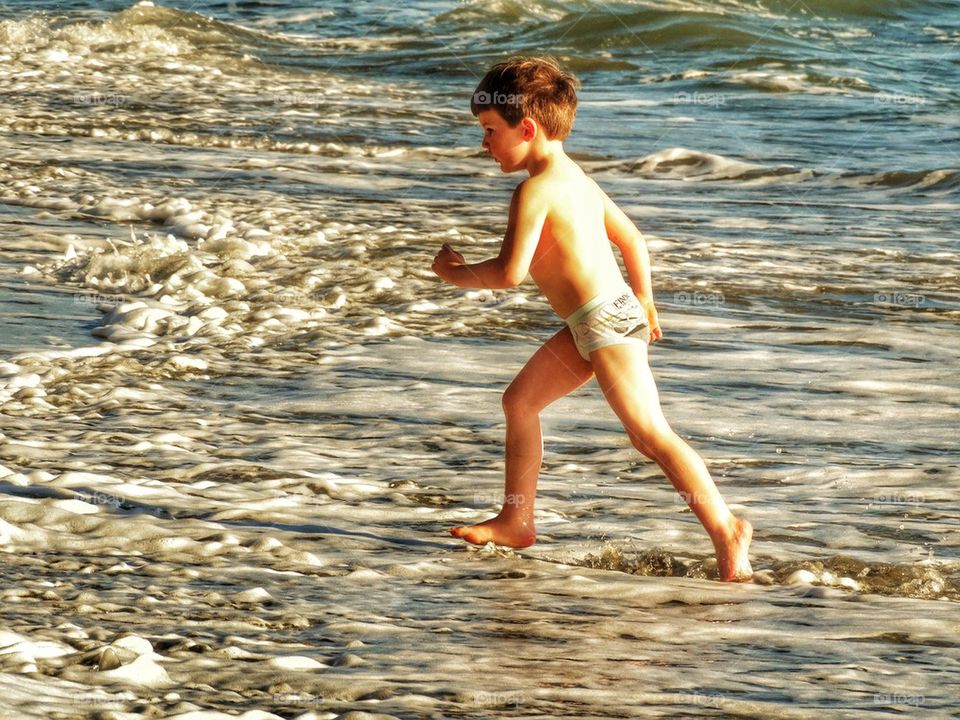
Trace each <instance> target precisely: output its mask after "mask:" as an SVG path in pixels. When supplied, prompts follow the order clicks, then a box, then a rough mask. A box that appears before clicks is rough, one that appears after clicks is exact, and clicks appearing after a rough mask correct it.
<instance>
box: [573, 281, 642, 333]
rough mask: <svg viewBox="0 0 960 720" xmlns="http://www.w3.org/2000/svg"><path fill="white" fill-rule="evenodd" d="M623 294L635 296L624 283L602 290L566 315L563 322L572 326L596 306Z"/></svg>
mask: <svg viewBox="0 0 960 720" xmlns="http://www.w3.org/2000/svg"><path fill="white" fill-rule="evenodd" d="M624 295H629V296H630V297H632V298H634V299H636V296H635V295H634V294H633V290H632V289H631V288H630V286H629V285H627V284H626V283H624V284H623V285H622V286H620V287H619V288H616V289H614V290H609V291H607V292H602V293H600V294H599V295H596V296H594V297H593V298H591V299H590V300H587V302H585V303H584V304H583V305H581V306H580V307H578V308H577V309H576V310H574V311H573V312H572V313H570V314H569V315H567V316H566V317H565V318H564V319H563V320H564V322H565V323H566V324H567V325H569V326H570V327H573V326H574V325H576V324H578V323H579V322H580V321H582V320H583V319H584V318H586V317H587V316H588V315H589V314H590V313H592V312H593V311H594V310H596V309H597V308H600V307H603V306H604V305H606V304H607V303H611V302H613V301H614V300H619V299H620V298H622V297H623V296H624Z"/></svg>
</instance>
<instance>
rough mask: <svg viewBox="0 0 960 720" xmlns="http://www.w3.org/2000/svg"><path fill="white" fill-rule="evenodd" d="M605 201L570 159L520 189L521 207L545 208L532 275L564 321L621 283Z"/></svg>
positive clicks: (555, 163) (552, 165)
mask: <svg viewBox="0 0 960 720" xmlns="http://www.w3.org/2000/svg"><path fill="white" fill-rule="evenodd" d="M604 197H605V196H604V195H603V191H602V190H600V188H599V187H598V186H597V184H596V183H595V182H593V180H591V179H590V178H588V177H587V176H586V175H585V174H584V172H583V171H582V170H581V169H580V167H579V166H578V165H577V164H576V163H574V162H573V161H572V160H570V159H569V158H568V157H566V156H563V157H561V158H557V159H555V160H554V161H552V162H551V163H550V165H549V166H548V167H547V168H546V169H544V171H543V172H541V173H540V174H538V175H535V176H533V177H531V178H530V179H528V180H526V181H525V182H524V183H522V184H521V187H520V188H519V198H518V200H519V202H520V204H521V206H522V205H523V204H526V203H528V202H529V203H530V204H532V205H534V206H536V207H542V208H543V212H544V222H543V228H542V230H541V232H540V236H539V238H538V239H537V247H536V250H535V251H534V253H533V259H532V261H531V263H530V275H531V277H532V278H533V280H534V282H536V283H537V286H538V287H539V288H540V290H541V291H542V292H543V294H544V295H545V296H546V298H547V300H548V301H549V302H550V305H551V306H552V307H553V309H554V310H555V311H556V312H557V314H558V315H560V317H567V316H568V315H570V314H571V313H572V312H573V311H574V310H576V309H577V308H578V307H580V306H581V305H583V304H584V303H585V302H587V301H588V300H589V299H590V298H592V297H595V296H597V295H599V294H600V293H602V292H604V291H606V290H609V289H610V288H612V287H618V286H621V285H623V276H622V275H621V273H620V268H619V267H618V265H617V260H616V258H615V257H614V254H613V248H612V246H611V245H610V240H609V239H608V237H607V232H606V224H605V222H604ZM519 211H520V212H521V213H522V211H523V208H522V207H521V208H520V209H519ZM518 214H519V213H518Z"/></svg>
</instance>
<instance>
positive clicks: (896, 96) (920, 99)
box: [873, 92, 927, 105]
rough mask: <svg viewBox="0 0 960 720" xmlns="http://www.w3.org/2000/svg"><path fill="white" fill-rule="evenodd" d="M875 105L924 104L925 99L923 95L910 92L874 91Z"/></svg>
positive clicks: (925, 102)
mask: <svg viewBox="0 0 960 720" xmlns="http://www.w3.org/2000/svg"><path fill="white" fill-rule="evenodd" d="M873 103H874V104H875V105H926V104H927V99H926V98H925V97H924V96H923V95H915V94H912V93H886V92H881V93H876V94H875V95H874V96H873Z"/></svg>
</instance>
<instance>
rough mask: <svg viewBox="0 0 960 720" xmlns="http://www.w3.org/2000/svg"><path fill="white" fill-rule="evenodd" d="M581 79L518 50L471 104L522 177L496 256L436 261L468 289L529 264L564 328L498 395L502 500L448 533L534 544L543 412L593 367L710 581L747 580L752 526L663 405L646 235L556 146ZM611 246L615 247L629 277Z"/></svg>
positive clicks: (492, 149)
mask: <svg viewBox="0 0 960 720" xmlns="http://www.w3.org/2000/svg"><path fill="white" fill-rule="evenodd" d="M578 86H579V83H578V82H577V80H576V78H574V77H573V76H571V75H569V74H568V73H566V72H565V71H563V70H561V69H560V68H559V67H558V66H557V65H556V64H554V63H553V62H551V61H550V60H545V59H539V58H515V59H511V60H509V61H508V62H505V63H500V64H498V65H495V66H494V67H493V68H492V69H491V70H490V71H489V72H488V73H487V74H486V76H485V77H484V78H483V80H481V81H480V84H479V85H478V86H477V89H476V91H475V92H474V95H473V99H472V101H471V103H470V109H471V111H472V112H473V114H474V115H475V116H476V117H477V119H478V120H479V122H480V126H481V127H482V128H483V148H484V149H485V150H486V151H487V152H489V153H490V155H491V156H492V157H493V159H494V160H495V161H496V162H497V163H499V165H500V169H501V170H502V171H503V172H507V173H512V172H517V171H518V170H526V171H527V173H528V174H529V176H530V177H529V178H528V179H526V180H524V181H523V182H521V183H520V184H519V185H518V186H517V188H516V190H515V191H514V193H513V199H512V201H511V203H510V216H509V219H508V221H507V231H506V234H505V236H504V239H503V244H502V245H501V246H500V252H499V254H498V255H497V257H495V258H491V259H489V260H484V261H483V262H478V263H467V262H466V260H464V258H463V256H462V255H461V254H460V253H458V252H456V251H455V250H453V249H452V248H451V247H450V246H449V245H444V246H443V248H442V249H441V250H440V252H439V253H438V254H437V256H436V258H435V259H434V261H433V270H434V272H436V274H437V275H439V276H440V277H441V278H442V279H443V280H446V281H447V282H449V283H452V284H454V285H457V286H458V287H465V288H511V287H515V286H517V285H519V284H520V283H521V282H522V281H523V280H524V278H525V277H526V276H527V274H528V273H529V274H530V275H531V276H532V277H533V280H534V282H536V283H537V286H538V287H539V288H540V290H541V291H542V292H543V294H544V295H545V296H546V298H547V300H548V301H549V302H550V305H551V306H552V307H553V309H554V310H555V311H556V312H557V314H558V315H560V316H561V317H562V318H564V319H565V321H566V327H564V328H563V329H562V330H561V331H560V332H558V333H557V334H556V335H554V336H553V337H552V338H550V339H549V340H548V341H547V342H546V343H545V344H544V345H543V347H541V348H540V349H539V350H538V351H537V352H536V353H534V355H533V357H531V358H530V360H529V361H528V362H527V364H526V366H525V367H524V368H523V369H522V370H521V371H520V373H519V374H518V375H517V377H516V378H515V379H514V380H513V382H512V383H511V384H510V386H509V387H508V388H507V390H506V392H505V393H504V395H503V410H504V413H505V415H506V421H507V431H506V472H505V491H504V497H505V498H506V500H505V502H504V504H503V507H502V509H501V510H500V513H499V514H498V515H497V516H496V517H494V518H491V519H490V520H487V521H486V522H482V523H480V524H478V525H471V526H464V527H457V528H453V529H452V530H451V533H452V534H453V535H454V536H455V537H461V538H463V539H464V540H467V541H468V542H471V543H476V544H478V545H482V544H485V543H487V542H489V541H491V540H492V541H493V542H494V543H496V544H498V545H508V546H510V547H515V548H521V547H527V546H529V545H532V544H533V543H534V541H535V539H536V531H535V529H534V523H533V504H534V497H535V495H536V487H537V477H538V475H539V473H540V464H541V460H542V457H543V441H542V437H541V432H540V411H541V410H543V409H544V408H545V407H547V405H549V404H550V403H552V402H553V401H555V400H558V399H559V398H561V397H563V396H564V395H567V394H568V393H570V392H572V391H573V390H575V389H576V388H578V387H580V386H581V385H583V384H584V383H585V382H587V380H589V379H590V378H591V377H593V376H594V375H595V376H596V378H597V382H598V383H599V385H600V388H601V390H602V391H603V394H604V396H605V397H606V400H607V402H608V403H609V404H610V407H611V408H612V409H613V411H614V412H615V413H616V414H617V417H618V418H619V419H620V420H621V422H622V423H623V425H624V427H625V428H626V431H627V433H628V435H629V437H630V440H631V442H632V443H633V445H634V446H635V447H636V448H637V449H638V450H639V451H640V452H641V453H643V454H644V455H646V456H647V457H649V458H650V459H652V460H653V461H655V462H656V463H657V464H658V465H659V466H660V468H661V469H662V470H663V472H664V473H665V474H666V476H667V477H668V478H669V479H670V481H671V482H672V483H673V486H674V487H675V488H676V489H677V491H679V493H680V494H681V496H682V497H683V498H684V499H685V500H686V501H687V503H688V504H689V505H690V508H691V509H692V510H693V512H694V513H695V514H696V516H697V518H698V519H699V520H700V522H701V523H702V524H703V526H704V528H705V529H706V531H707V532H708V533H709V535H710V539H711V540H712V541H713V546H714V549H715V550H716V555H717V564H718V569H719V572H720V577H721V578H722V579H723V580H732V581H742V580H747V579H749V578H750V577H751V575H752V574H753V570H752V569H751V567H750V560H749V557H748V548H749V545H750V538H751V535H752V532H753V529H752V527H751V525H750V523H749V522H747V521H746V520H741V519H738V518H736V517H735V516H734V515H733V514H732V513H731V512H730V510H729V509H728V508H727V506H726V504H725V503H724V501H723V498H722V497H721V496H720V493H719V491H718V490H717V488H716V486H715V485H714V483H713V480H712V479H711V477H710V474H709V473H708V472H707V468H706V466H705V465H704V463H703V460H702V459H701V458H700V456H699V455H697V453H696V452H695V451H694V450H693V449H692V448H691V447H690V446H689V445H687V444H686V443H685V442H684V441H683V440H682V439H681V438H680V437H679V436H678V435H677V434H676V433H674V432H673V430H672V429H671V428H670V426H669V425H668V424H667V421H666V419H664V417H663V413H662V411H661V409H660V400H659V398H658V395H657V388H656V385H655V384H654V380H653V375H652V374H651V372H650V368H649V366H648V365H647V343H648V342H649V341H650V340H658V339H659V338H661V337H662V335H663V333H662V332H661V330H660V324H659V322H658V320H657V311H656V308H654V305H653V289H652V287H651V282H650V261H649V258H648V256H647V249H646V243H645V242H644V240H643V236H642V235H641V234H640V232H639V230H637V228H636V226H635V225H634V224H633V223H632V222H631V221H630V219H629V218H627V216H626V215H625V214H624V213H623V211H622V210H620V208H618V207H617V206H616V205H615V204H614V203H613V201H612V200H610V198H608V197H607V196H606V194H605V193H604V192H603V191H602V190H601V189H600V187H599V186H598V185H597V184H596V183H595V182H594V181H593V180H591V179H590V178H588V177H587V176H586V175H585V174H584V173H583V171H582V170H581V169H580V167H579V166H578V165H577V164H576V163H574V162H573V161H572V160H571V159H570V158H569V157H567V155H566V154H565V153H564V150H563V140H564V138H566V136H567V134H568V133H569V132H570V129H571V127H572V126H573V120H574V115H575V114H576V108H577V96H576V88H577V87H578ZM611 243H612V244H614V245H616V246H617V247H618V248H619V250H620V253H621V256H622V257H623V262H624V265H625V266H626V269H627V274H628V276H629V281H630V284H629V286H627V284H626V283H625V282H624V280H623V276H622V274H621V272H620V268H619V266H618V265H617V260H616V257H615V256H614V253H613V249H612V248H611Z"/></svg>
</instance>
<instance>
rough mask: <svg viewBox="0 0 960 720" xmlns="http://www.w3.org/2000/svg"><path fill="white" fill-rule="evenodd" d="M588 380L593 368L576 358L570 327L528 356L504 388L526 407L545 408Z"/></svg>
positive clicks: (587, 362)
mask: <svg viewBox="0 0 960 720" xmlns="http://www.w3.org/2000/svg"><path fill="white" fill-rule="evenodd" d="M591 377H593V366H592V365H591V363H590V362H589V361H587V360H584V359H583V358H582V357H581V356H580V353H579V351H578V350H577V346H576V343H574V341H573V335H572V333H571V332H570V328H568V327H565V328H563V329H562V330H560V331H559V332H558V333H556V334H555V335H554V336H553V337H551V338H550V339H549V340H547V342H545V343H544V344H543V345H542V346H541V347H540V349H538V350H537V351H536V352H535V353H534V354H533V355H532V356H531V357H530V359H529V360H528V361H527V364H526V365H524V366H523V369H522V370H521V371H520V372H519V373H518V374H517V377H516V378H514V380H513V382H512V383H511V384H510V387H509V388H507V393H508V394H509V395H513V396H522V397H523V398H524V400H525V401H526V402H528V403H530V404H533V405H540V406H542V407H546V406H547V405H549V404H550V403H551V402H553V401H554V400H557V399H559V398H561V397H563V396H564V395H567V394H568V393H571V392H573V391H574V390H576V389H577V388H578V387H580V386H581V385H583V384H584V383H585V382H587V380H589V379H590V378H591Z"/></svg>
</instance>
